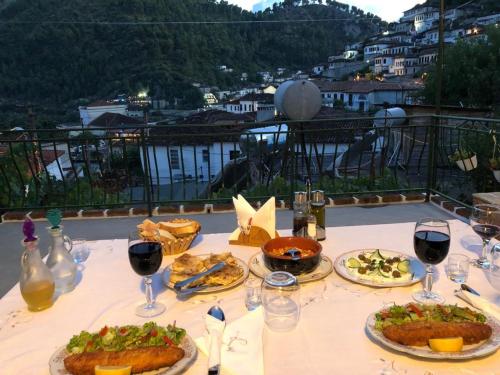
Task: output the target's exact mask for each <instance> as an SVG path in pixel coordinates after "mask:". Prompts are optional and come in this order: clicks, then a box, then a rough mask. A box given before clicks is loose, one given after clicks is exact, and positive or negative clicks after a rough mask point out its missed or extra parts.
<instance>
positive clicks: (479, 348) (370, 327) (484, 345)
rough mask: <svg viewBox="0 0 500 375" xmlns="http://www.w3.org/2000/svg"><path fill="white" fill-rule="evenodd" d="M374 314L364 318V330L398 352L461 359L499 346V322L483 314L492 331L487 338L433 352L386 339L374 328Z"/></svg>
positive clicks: (478, 355) (469, 357)
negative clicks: (450, 350) (457, 350)
mask: <svg viewBox="0 0 500 375" xmlns="http://www.w3.org/2000/svg"><path fill="white" fill-rule="evenodd" d="M375 314H376V313H373V314H371V315H370V316H369V317H368V319H367V320H366V331H367V333H368V335H369V336H370V337H371V338H373V340H375V342H377V343H378V344H382V345H383V346H386V347H388V348H391V349H394V350H397V351H398V352H403V353H407V354H410V355H413V356H416V357H422V358H432V359H443V360H450V359H451V360H463V359H471V358H477V357H484V356H486V355H489V354H492V353H494V352H495V351H496V350H497V349H498V347H499V346H500V322H499V321H498V320H496V319H495V318H493V317H492V316H489V315H488V314H484V313H483V314H484V315H485V316H486V318H487V323H488V324H489V325H490V326H491V328H492V329H493V333H492V335H491V337H490V338H489V339H488V340H485V341H483V342H480V343H478V344H473V345H464V348H463V350H462V351H461V352H453V353H452V352H435V351H432V350H431V348H429V347H428V346H406V345H402V344H399V343H397V342H394V341H392V340H389V339H387V338H386V337H385V336H384V334H383V333H382V332H381V331H377V330H376V329H375Z"/></svg>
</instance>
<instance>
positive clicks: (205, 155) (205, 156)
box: [201, 149, 210, 163]
mask: <svg viewBox="0 0 500 375" xmlns="http://www.w3.org/2000/svg"><path fill="white" fill-rule="evenodd" d="M208 152H209V151H208V149H206V150H202V151H201V155H202V157H203V162H204V163H208V162H209V161H210V154H209V153H208Z"/></svg>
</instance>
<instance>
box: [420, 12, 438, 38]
mask: <svg viewBox="0 0 500 375" xmlns="http://www.w3.org/2000/svg"><path fill="white" fill-rule="evenodd" d="M438 20H439V11H438V10H437V9H436V8H431V9H429V10H428V11H427V12H424V13H420V14H418V15H417V16H415V31H416V32H417V33H423V32H424V31H427V30H429V29H431V28H432V27H433V25H434V23H435V22H436V21H438Z"/></svg>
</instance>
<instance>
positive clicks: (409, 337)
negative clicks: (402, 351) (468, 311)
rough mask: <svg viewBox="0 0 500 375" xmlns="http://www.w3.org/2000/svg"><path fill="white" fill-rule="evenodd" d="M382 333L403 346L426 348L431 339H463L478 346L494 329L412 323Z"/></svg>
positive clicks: (486, 326) (482, 325)
mask: <svg viewBox="0 0 500 375" xmlns="http://www.w3.org/2000/svg"><path fill="white" fill-rule="evenodd" d="M382 333H383V334H384V336H385V337H386V338H388V339H389V340H392V341H395V342H398V343H400V344H403V345H412V346H424V345H427V343H428V342H429V339H438V338H448V337H463V339H464V344H476V343H478V342H480V341H482V340H486V339H488V338H489V337H490V336H491V334H492V329H491V327H490V326H489V325H488V324H483V323H469V322H464V323H455V322H411V323H405V324H402V325H392V326H388V327H385V328H384V329H383V330H382Z"/></svg>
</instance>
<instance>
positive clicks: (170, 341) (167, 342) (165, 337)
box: [163, 336, 175, 346]
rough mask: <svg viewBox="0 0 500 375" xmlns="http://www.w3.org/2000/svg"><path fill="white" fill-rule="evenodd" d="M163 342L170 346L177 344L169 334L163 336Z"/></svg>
mask: <svg viewBox="0 0 500 375" xmlns="http://www.w3.org/2000/svg"><path fill="white" fill-rule="evenodd" d="M163 342H164V343H165V344H167V345H168V346H175V344H174V342H173V341H172V340H170V338H169V337H168V336H163Z"/></svg>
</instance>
